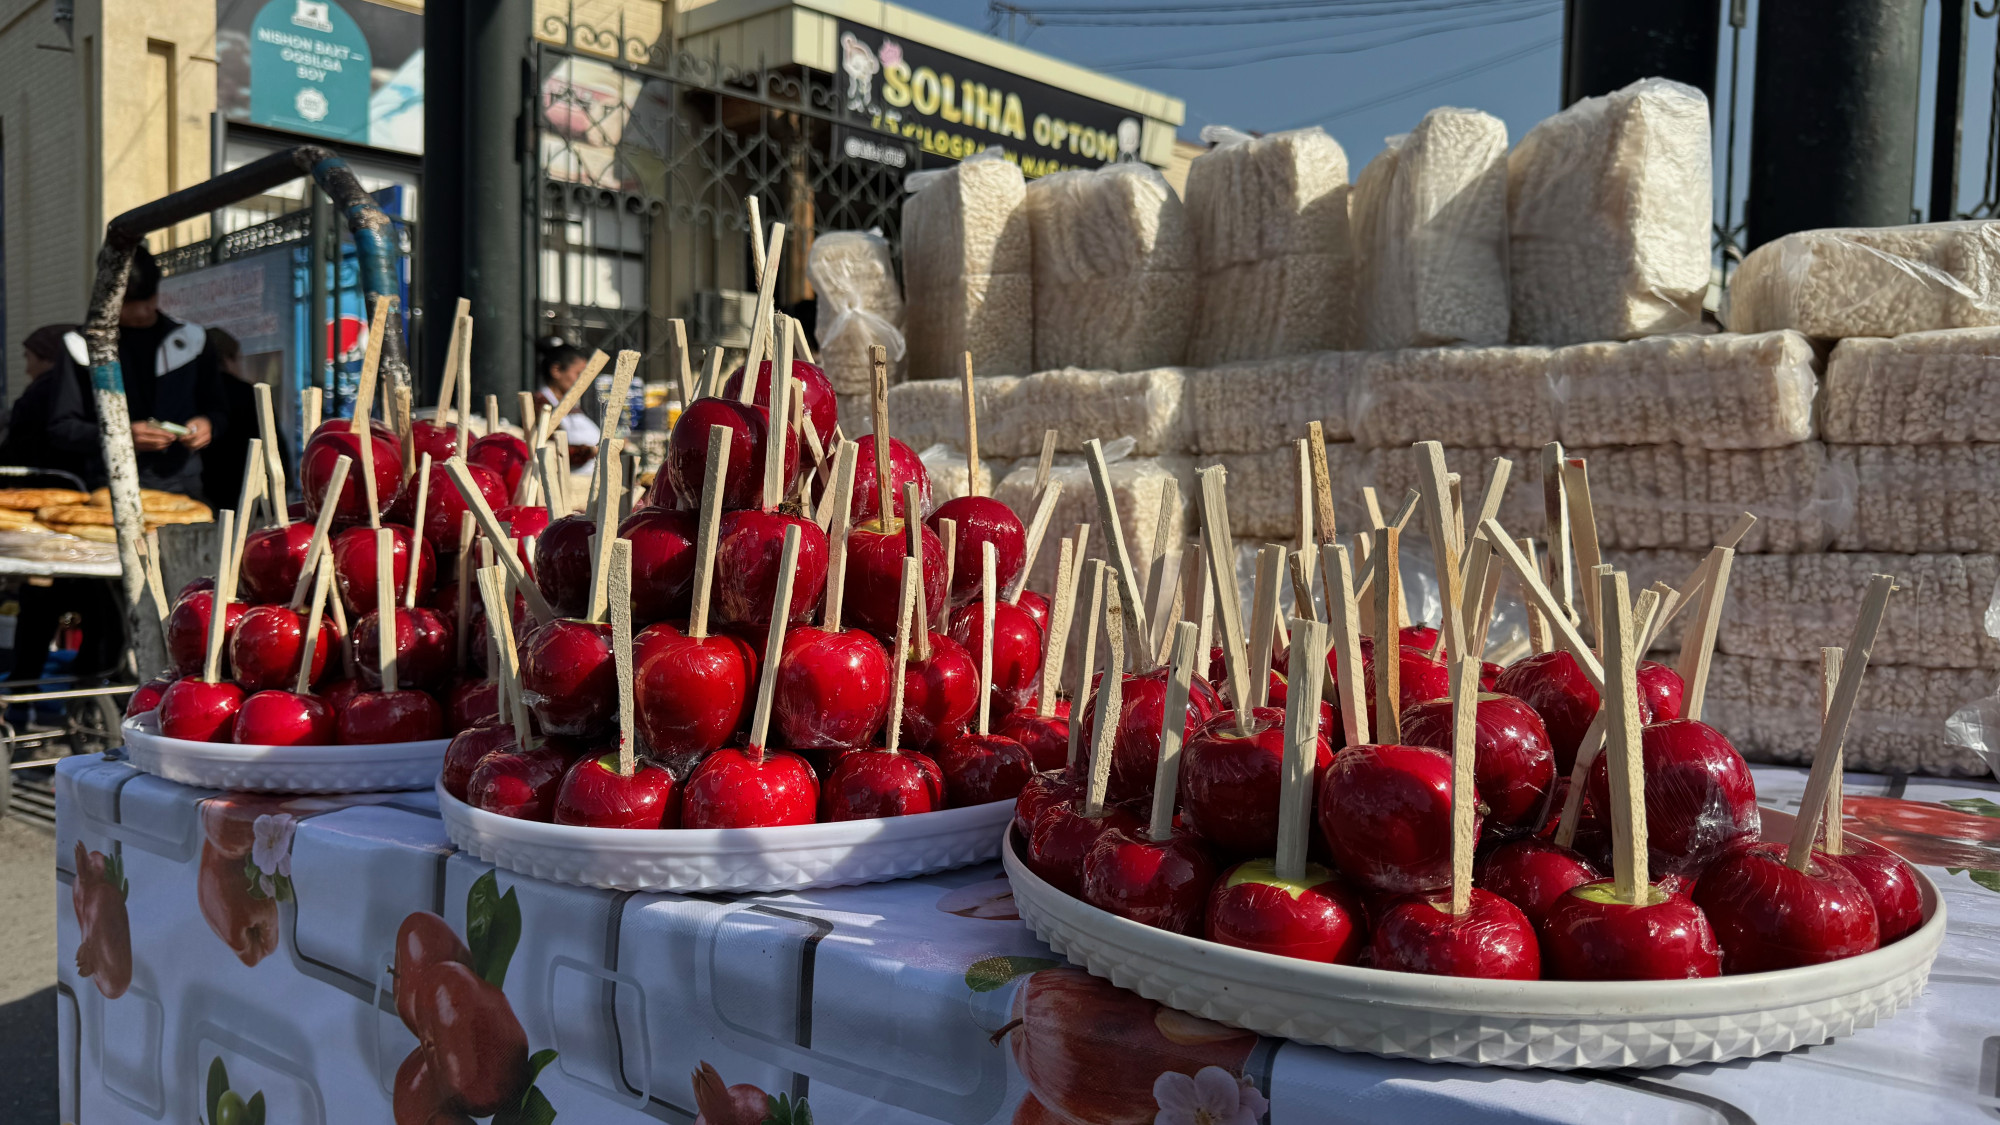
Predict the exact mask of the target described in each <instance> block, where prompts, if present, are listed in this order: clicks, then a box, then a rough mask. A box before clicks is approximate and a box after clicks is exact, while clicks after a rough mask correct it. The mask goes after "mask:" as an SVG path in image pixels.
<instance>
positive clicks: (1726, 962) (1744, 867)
mask: <svg viewBox="0 0 2000 1125" xmlns="http://www.w3.org/2000/svg"><path fill="white" fill-rule="evenodd" d="M1682 721H1683V722H1685V721H1687V720H1682ZM1651 789H1652V784H1651V781H1650V778H1649V779H1648V783H1647V790H1648V796H1650V795H1651ZM1649 803H1650V802H1649ZM1785 852H1786V848H1785V845H1783V844H1752V845H1750V846H1749V847H1743V848H1736V849H1734V850H1732V851H1730V852H1728V853H1727V854H1725V855H1723V856H1722V857H1721V858H1720V859H1717V860H1716V861H1715V862H1714V863H1711V864H1709V865H1708V869H1707V870H1706V871H1703V872H1702V874H1701V880H1700V881H1699V882H1697V883H1696V884H1695V887H1694V901H1695V904H1696V905H1697V906H1700V907H1701V908H1702V910H1703V911H1704V912H1706V913H1707V915H1708V921H1709V924H1710V925H1712V926H1714V927H1715V937H1716V940H1717V941H1719V942H1720V943H1721V944H1722V967H1723V971H1725V972H1728V973H1732V974H1734V973H1761V972H1767V971H1770V970H1772V969H1792V968H1797V967H1798V966H1801V965H1817V964H1820V963H1822V962H1826V961H1838V960H1840V959H1841V958H1843V957H1853V956H1855V955H1856V954H1859V953H1866V952H1868V951H1869V950H1871V949H1874V948H1876V947H1877V946H1879V945H1880V944H1881V940H1882V936H1881V929H1880V927H1879V926H1878V925H1877V923H1876V918H1875V904H1874V903H1873V902H1871V901H1870V900H1869V897H1868V889H1867V888H1866V887H1863V886H1862V885H1861V882H1860V880H1858V879H1856V878H1855V877H1854V876H1853V875H1851V874H1849V873H1848V870H1847V868H1846V867H1844V866H1842V865H1840V864H1837V863H1834V862H1832V860H1831V858H1830V857H1828V856H1827V855H1826V854H1825V853H1823V852H1819V851H1815V852H1813V853H1812V856H1811V858H1810V860H1809V861H1808V862H1807V864H1806V869H1805V870H1804V871H1798V870H1794V869H1793V868H1792V866H1791V865H1790V864H1788V863H1786V862H1785Z"/></svg>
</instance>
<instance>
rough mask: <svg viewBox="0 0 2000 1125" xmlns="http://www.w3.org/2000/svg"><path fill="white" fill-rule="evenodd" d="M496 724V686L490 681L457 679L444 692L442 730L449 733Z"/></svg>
mask: <svg viewBox="0 0 2000 1125" xmlns="http://www.w3.org/2000/svg"><path fill="white" fill-rule="evenodd" d="M499 721H500V685H498V684H496V683H494V682H493V681H492V680H476V679H469V678H468V679H461V680H458V681H456V682H455V683H453V684H452V685H451V687H450V688H449V690H447V691H446V692H445V698H444V722H445V728H446V729H447V730H450V731H451V732H452V733H453V734H457V733H458V732H459V731H462V730H470V729H472V728H473V727H476V726H482V725H484V724H486V723H497V722H499Z"/></svg>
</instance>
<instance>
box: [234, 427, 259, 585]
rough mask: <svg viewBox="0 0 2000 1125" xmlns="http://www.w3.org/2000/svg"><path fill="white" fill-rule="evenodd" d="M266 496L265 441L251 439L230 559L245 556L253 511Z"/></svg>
mask: <svg viewBox="0 0 2000 1125" xmlns="http://www.w3.org/2000/svg"><path fill="white" fill-rule="evenodd" d="M263 494H264V440H263V439H262V438H251V439H250V440H249V442H248V443H246V445H245V447H244V451H243V484H242V487H241V488H240V489H239V490H238V492H237V496H236V541H235V542H233V543H231V544H230V545H229V557H230V558H231V559H240V558H242V556H243V541H244V540H245V539H247V538H249V535H250V524H251V522H252V520H251V518H250V514H251V509H253V508H254V507H255V506H256V504H257V498H258V497H259V496H262V495H263Z"/></svg>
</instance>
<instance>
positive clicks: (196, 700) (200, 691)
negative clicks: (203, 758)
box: [159, 676, 243, 742]
mask: <svg viewBox="0 0 2000 1125" xmlns="http://www.w3.org/2000/svg"><path fill="white" fill-rule="evenodd" d="M242 706H243V689H242V688H240V687H237V686H236V685H235V684H233V683H230V682H229V681H228V680H220V681H217V682H215V683H209V682H208V681H207V680H204V679H202V678H201V677H199V676H183V677H181V678H180V679H178V680H175V681H174V682H173V683H172V684H171V685H169V686H168V688H167V690H166V691H165V692H164V693H163V694H162V695H161V696H160V709H159V710H160V716H159V718H160V733H161V734H163V735H166V736H167V737H168V738H180V739H185V740H187V741H189V742H228V741H229V738H230V735H231V734H232V733H233V731H234V726H235V723H236V713H237V711H238V710H240V709H241V708H242Z"/></svg>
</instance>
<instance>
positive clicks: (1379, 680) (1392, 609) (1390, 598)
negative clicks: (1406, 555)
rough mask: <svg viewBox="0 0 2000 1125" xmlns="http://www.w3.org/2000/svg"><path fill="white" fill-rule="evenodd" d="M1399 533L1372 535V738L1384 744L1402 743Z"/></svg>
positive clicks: (1389, 529) (1393, 530) (1387, 531)
mask: <svg viewBox="0 0 2000 1125" xmlns="http://www.w3.org/2000/svg"><path fill="white" fill-rule="evenodd" d="M1401 535H1402V532H1400V531H1398V530H1397V529H1396V528H1393V527H1385V528H1382V529H1380V530H1378V531H1376V532H1375V553H1374V559H1375V569H1376V571H1377V572H1378V573H1377V578H1376V582H1375V636H1374V641H1375V643H1374V649H1375V721H1374V724H1373V725H1374V726H1375V728H1376V731H1375V737H1376V738H1378V739H1380V740H1381V741H1382V742H1383V744H1385V745H1393V744H1395V743H1399V742H1401V741H1402V740H1403V716H1402V710H1403V686H1402V681H1403V668H1402V664H1403V662H1402V659H1401V655H1402V643H1403V637H1402V629H1401V628H1400V627H1399V626H1398V625H1397V624H1396V603H1397V602H1398V601H1399V600H1400V599H1401V598H1402V596H1403V572H1402V564H1401V562H1400V560H1399V556H1400V554H1401V547H1400V544H1399V543H1398V539H1399V538H1400V537H1401Z"/></svg>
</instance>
